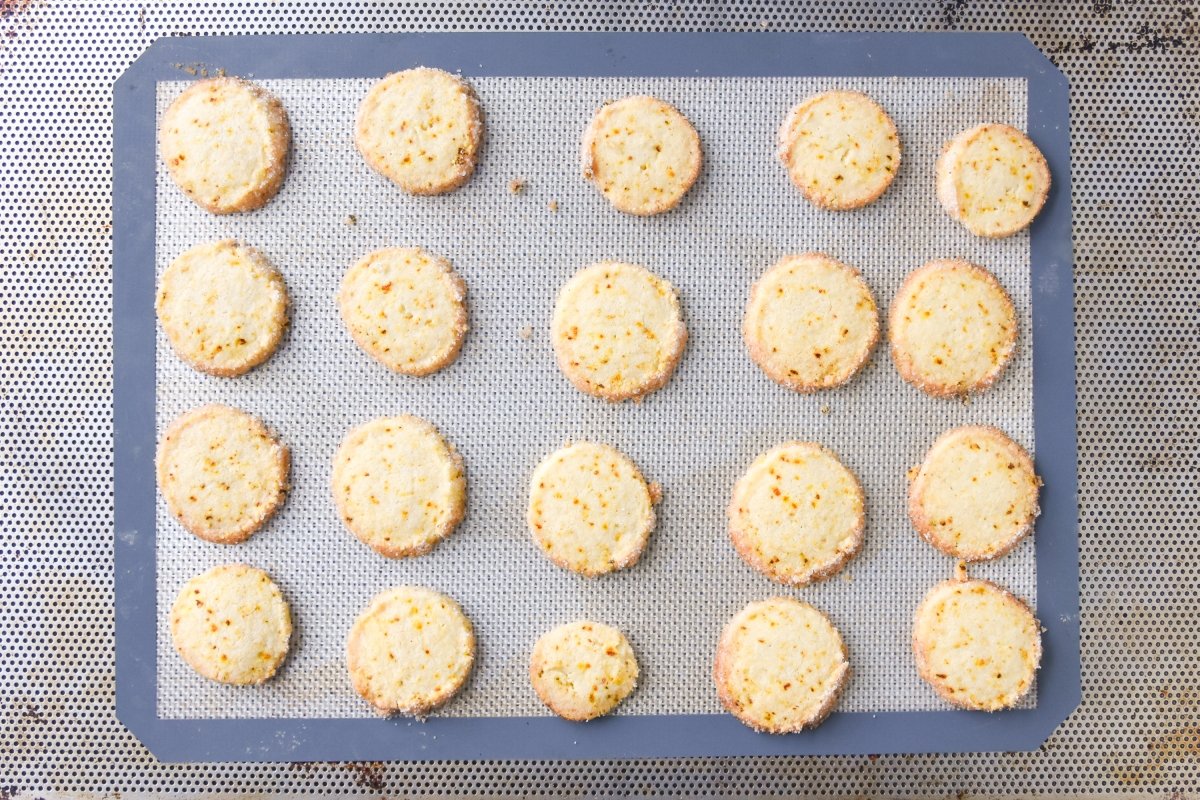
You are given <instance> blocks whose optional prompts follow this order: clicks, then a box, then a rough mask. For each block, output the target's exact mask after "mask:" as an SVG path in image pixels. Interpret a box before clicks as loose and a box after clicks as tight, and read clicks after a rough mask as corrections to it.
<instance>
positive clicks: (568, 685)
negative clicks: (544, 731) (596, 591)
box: [529, 620, 638, 722]
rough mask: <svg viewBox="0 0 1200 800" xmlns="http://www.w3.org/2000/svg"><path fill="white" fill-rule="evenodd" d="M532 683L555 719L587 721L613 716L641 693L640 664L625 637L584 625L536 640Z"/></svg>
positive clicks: (583, 622) (560, 629)
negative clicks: (633, 692)
mask: <svg viewBox="0 0 1200 800" xmlns="http://www.w3.org/2000/svg"><path fill="white" fill-rule="evenodd" d="M529 680H530V681H531V682H532V683H533V690H534V691H535V692H537V695H538V697H540V698H541V700H542V702H543V703H545V704H546V707H547V708H549V709H550V710H551V711H553V712H554V713H555V714H558V715H559V716H560V717H562V718H563V719H569V720H572V721H574V722H586V721H587V720H589V719H595V718H596V717H601V716H604V715H605V714H607V713H608V712H610V711H612V710H613V709H614V708H616V707H617V706H618V705H620V704H621V701H623V700H624V699H625V698H626V697H628V696H629V694H630V693H631V692H632V691H633V690H634V689H635V688H637V680H638V662H637V657H636V656H634V654H633V648H632V647H630V646H629V640H628V639H626V638H625V634H623V633H621V632H620V631H619V630H617V629H616V628H612V627H609V626H608V625H601V624H600V623H599V622H590V621H588V620H580V621H578V622H571V623H569V624H567V625H560V626H559V627H557V628H555V629H554V630H552V631H549V632H548V633H545V634H543V635H542V637H541V638H540V639H538V640H537V644H535V645H534V646H533V656H532V657H531V658H530V660H529Z"/></svg>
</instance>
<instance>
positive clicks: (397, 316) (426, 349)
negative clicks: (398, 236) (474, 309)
mask: <svg viewBox="0 0 1200 800" xmlns="http://www.w3.org/2000/svg"><path fill="white" fill-rule="evenodd" d="M466 294H467V285H466V284H465V283H464V282H463V280H462V278H460V277H459V276H458V274H457V273H456V272H455V271H454V268H453V267H451V266H450V262H449V261H447V260H446V259H444V258H441V257H440V256H435V255H433V254H431V253H428V252H426V251H424V250H422V249H421V248H419V247H389V248H387V249H384V250H376V251H375V252H373V253H371V254H369V255H367V256H366V257H365V258H363V259H362V260H361V261H359V262H358V263H357V264H355V265H354V266H352V267H351V268H350V269H349V270H347V271H346V275H345V277H344V278H342V287H341V289H340V290H339V292H338V308H339V309H340V310H341V314H342V321H343V322H344V323H345V324H346V328H347V329H348V330H349V331H350V335H351V336H353V337H354V341H356V342H357V343H358V346H359V347H361V348H362V349H363V350H364V351H366V353H367V354H368V355H369V356H371V357H372V358H374V359H375V360H376V361H378V362H380V363H381V364H383V365H384V366H386V367H387V368H388V369H391V370H394V371H396V372H402V373H404V374H405V375H428V374H430V373H431V372H436V371H437V370H439V369H441V368H442V367H444V366H446V365H447V364H449V363H450V362H451V361H453V360H454V359H455V358H456V357H457V356H458V351H459V350H461V349H462V344H463V340H464V339H465V338H466V336H467V304H466Z"/></svg>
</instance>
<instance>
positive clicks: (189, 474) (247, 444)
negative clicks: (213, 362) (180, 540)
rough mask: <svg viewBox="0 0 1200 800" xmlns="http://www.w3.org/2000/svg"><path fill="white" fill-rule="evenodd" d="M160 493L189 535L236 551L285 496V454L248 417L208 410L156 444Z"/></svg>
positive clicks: (174, 426) (173, 427)
mask: <svg viewBox="0 0 1200 800" xmlns="http://www.w3.org/2000/svg"><path fill="white" fill-rule="evenodd" d="M155 461H156V466H157V471H158V490H159V491H160V492H162V496H163V500H165V501H166V503H167V508H168V509H170V511H171V513H172V514H174V515H175V517H176V518H177V519H178V520H179V521H180V522H181V523H182V524H183V527H185V528H187V529H188V530H189V531H191V532H192V533H194V534H196V535H197V536H199V537H200V538H201V539H205V540H207V541H210V542H216V543H217V544H236V543H237V542H242V541H245V540H246V539H248V538H250V535H251V534H253V533H254V532H255V531H256V530H258V529H259V528H261V527H262V526H263V525H264V524H265V523H266V521H267V520H268V519H270V518H271V515H272V514H274V513H275V511H276V509H278V508H279V506H280V505H282V504H283V498H284V495H285V494H286V493H287V488H288V487H287V480H288V468H289V466H290V463H291V458H290V453H289V452H288V449H287V447H285V446H283V445H282V444H280V443H279V441H278V440H277V439H276V438H275V437H274V436H272V435H271V432H270V431H268V430H267V427H266V426H265V425H263V424H262V422H260V421H259V420H257V419H255V418H254V417H252V416H250V415H249V414H247V413H246V412H244V411H239V410H237V409H236V408H230V407H229V406H222V405H208V406H203V407H201V408H197V409H195V410H193V411H189V412H187V413H186V414H183V415H182V416H180V417H178V418H177V419H176V420H175V421H174V422H172V423H171V424H170V425H169V426H168V427H167V430H166V432H165V433H163V437H162V441H160V442H159V444H158V456H157V458H156V459H155Z"/></svg>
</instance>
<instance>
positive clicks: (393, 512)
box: [334, 424, 461, 549]
mask: <svg viewBox="0 0 1200 800" xmlns="http://www.w3.org/2000/svg"><path fill="white" fill-rule="evenodd" d="M335 470H336V473H335V487H334V490H335V491H336V492H338V493H339V497H340V500H341V505H342V510H343V514H344V515H345V520H346V524H347V525H348V526H349V527H350V528H351V530H353V531H354V532H355V533H356V534H357V535H359V536H360V537H361V538H363V539H364V540H365V541H367V542H368V543H369V544H372V545H374V546H379V547H383V548H385V549H386V548H394V549H403V548H406V547H412V546H417V545H421V544H424V543H428V542H431V541H435V540H436V539H438V538H440V536H442V535H444V534H445V532H446V528H447V526H448V525H449V523H450V521H451V520H452V519H453V518H454V517H456V516H457V514H458V511H459V504H460V500H461V492H460V491H459V489H460V488H461V487H460V486H459V484H460V481H461V473H460V471H459V469H458V467H457V465H456V463H455V461H454V459H453V458H452V456H451V454H450V452H449V451H448V450H447V448H446V446H445V445H444V444H443V443H442V441H441V439H440V437H439V436H438V435H437V434H436V433H435V432H432V431H427V430H423V429H422V428H420V427H418V426H416V425H403V426H402V425H399V424H395V425H389V426H375V427H372V428H370V429H369V430H367V431H365V432H360V433H358V434H356V435H354V436H353V439H352V441H351V442H349V443H348V444H347V445H346V447H345V448H344V449H343V451H342V452H341V453H340V454H339V458H338V463H337V465H336V467H335Z"/></svg>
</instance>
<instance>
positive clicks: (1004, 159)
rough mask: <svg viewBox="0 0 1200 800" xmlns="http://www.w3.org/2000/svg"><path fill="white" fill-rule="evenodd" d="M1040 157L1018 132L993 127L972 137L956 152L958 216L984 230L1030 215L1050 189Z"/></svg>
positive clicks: (1003, 226)
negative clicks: (959, 151)
mask: <svg viewBox="0 0 1200 800" xmlns="http://www.w3.org/2000/svg"><path fill="white" fill-rule="evenodd" d="M1038 160H1039V159H1038V154H1037V153H1035V152H1033V151H1031V150H1030V147H1029V145H1028V144H1027V143H1026V142H1024V141H1023V140H1022V139H1021V138H1020V137H1019V136H1017V135H1016V134H1014V133H1011V132H1008V131H1004V130H1002V129H994V128H989V129H987V130H985V131H983V132H981V133H980V134H979V135H978V136H976V137H974V138H973V139H972V140H971V141H970V142H968V143H967V144H966V146H965V147H964V148H963V150H962V152H961V154H960V155H959V157H958V185H957V187H956V191H957V198H958V207H959V213H960V216H961V217H963V218H964V219H968V220H970V221H971V223H972V224H973V225H977V226H978V227H979V228H981V229H983V230H999V229H1006V228H1009V227H1012V226H1013V225H1014V223H1017V222H1018V221H1021V220H1028V219H1032V218H1033V215H1034V214H1036V213H1037V211H1038V209H1039V208H1040V206H1041V199H1042V197H1041V196H1042V193H1043V192H1045V190H1046V186H1045V178H1044V176H1043V175H1042V172H1041V167H1040V165H1039V164H1038V163H1037V162H1038Z"/></svg>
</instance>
